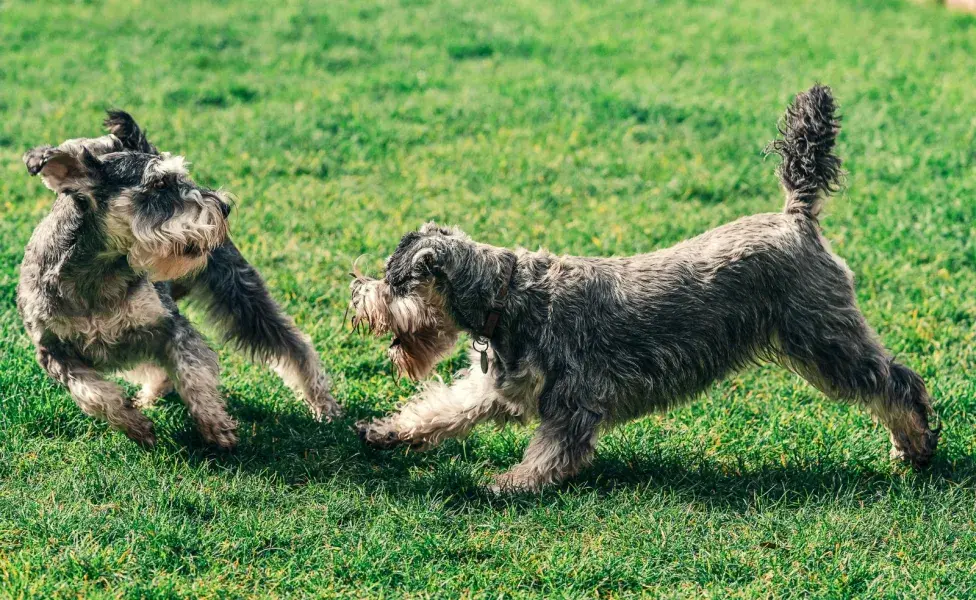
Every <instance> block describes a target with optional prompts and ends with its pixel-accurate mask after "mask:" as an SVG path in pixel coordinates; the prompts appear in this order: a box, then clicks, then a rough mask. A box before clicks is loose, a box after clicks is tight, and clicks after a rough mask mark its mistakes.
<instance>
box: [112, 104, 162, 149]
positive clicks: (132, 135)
mask: <svg viewBox="0 0 976 600" xmlns="http://www.w3.org/2000/svg"><path fill="white" fill-rule="evenodd" d="M105 128H106V129H108V132H109V133H111V134H112V135H114V136H115V137H117V138H119V139H120V140H121V141H122V146H123V147H124V148H125V149H126V150H133V151H135V152H142V153H144V154H159V150H157V149H156V146H154V145H153V144H152V143H151V142H150V141H149V140H148V139H146V134H145V132H144V131H143V130H142V129H141V128H140V127H139V125H138V123H136V120H135V119H133V118H132V115H130V114H129V113H127V112H125V111H124V110H110V111H108V116H107V117H106V118H105Z"/></svg>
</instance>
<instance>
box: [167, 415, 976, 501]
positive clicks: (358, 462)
mask: <svg viewBox="0 0 976 600" xmlns="http://www.w3.org/2000/svg"><path fill="white" fill-rule="evenodd" d="M235 408H236V409H237V410H235V413H236V414H237V415H238V417H239V418H240V419H241V421H242V425H241V427H242V430H243V429H246V430H249V431H253V432H254V433H253V435H250V436H244V438H243V439H242V443H241V445H240V446H239V447H238V448H237V449H236V450H235V451H234V452H232V453H224V452H217V451H214V450H213V449H212V448H209V447H207V446H205V445H204V444H203V442H202V441H201V440H200V438H199V437H198V436H197V435H196V433H195V432H193V431H192V430H191V429H187V430H186V431H185V432H184V433H183V434H181V435H180V436H178V437H179V438H180V439H178V440H177V443H182V444H186V446H187V449H188V450H189V460H190V461H191V462H207V463H209V464H211V465H213V467H214V468H219V469H221V470H225V471H226V470H228V469H229V470H240V471H244V472H247V473H250V474H258V475H261V476H268V477H272V478H274V479H276V480H277V481H281V482H283V483H286V484H288V485H295V486H302V485H307V484H310V483H334V484H336V485H337V486H355V487H357V488H359V489H362V490H364V491H365V492H366V493H369V494H373V493H383V492H386V493H389V492H394V493H395V494H397V495H412V496H416V497H420V498H430V497H438V498H439V499H440V500H441V501H442V502H444V503H445V504H446V505H447V506H448V507H451V508H456V509H459V510H460V509H472V508H475V509H483V510H489V511H490V510H496V509H499V508H505V509H507V510H511V509H512V508H514V509H516V510H531V509H533V508H535V507H538V506H542V505H552V504H554V503H562V502H565V501H572V500H570V499H571V498H574V497H575V498H579V497H583V496H587V495H589V494H590V493H592V492H595V493H597V494H599V495H609V494H613V493H616V492H619V491H629V492H632V493H641V494H664V495H667V496H670V497H673V498H674V499H676V500H678V501H682V502H689V503H703V504H707V505H709V506H715V507H718V508H722V509H725V510H734V511H748V510H754V509H756V508H757V507H760V506H767V505H772V504H775V505H778V506H782V505H784V504H785V505H786V506H801V505H802V506H809V505H811V504H823V503H837V502H844V503H854V504H860V505H866V504H872V503H875V502H878V501H880V500H882V499H884V498H885V497H887V496H889V495H890V494H892V493H895V494H899V495H902V496H905V495H908V496H910V495H913V494H921V493H934V494H937V493H938V492H939V491H940V490H944V489H948V488H949V487H951V486H958V485H960V484H962V485H970V484H972V482H974V481H976V462H974V460H973V459H972V458H971V457H961V458H955V459H953V460H952V461H950V460H948V459H946V458H945V457H944V456H942V455H937V456H936V459H935V461H934V463H933V465H932V466H931V467H930V468H929V469H927V470H926V471H924V472H921V473H914V472H912V471H911V470H910V469H908V468H907V467H904V468H902V467H895V468H894V469H893V470H887V469H886V470H884V471H877V470H875V469H874V468H873V467H872V466H871V465H870V464H867V463H866V462H865V463H856V462H855V463H853V464H852V463H848V462H840V461H838V460H836V459H834V458H832V457H829V456H827V457H823V458H817V457H813V458H808V459H794V460H793V461H792V462H790V463H787V464H786V465H785V466H784V465H780V464H776V463H772V462H769V463H764V464H759V465H754V464H751V465H746V464H740V465H737V466H729V465H728V464H724V463H719V462H716V461H714V460H711V459H708V458H705V457H703V456H677V457H666V456H663V455H655V454H653V452H654V450H653V449H650V450H649V452H650V454H647V455H643V456H639V457H633V458H630V459H622V458H619V457H616V456H606V457H601V456H600V455H599V454H598V455H597V458H596V460H595V461H594V463H593V464H592V465H591V466H590V467H589V468H587V469H585V470H584V471H583V472H582V473H580V475H579V476H577V477H576V478H574V479H573V480H571V481H569V482H567V483H566V484H564V485H562V486H558V487H554V488H552V489H549V490H547V491H545V492H544V493H542V494H519V495H514V496H502V497H499V496H496V495H494V494H493V493H491V492H489V491H488V490H487V489H486V488H485V487H484V484H485V483H486V482H487V477H488V475H487V473H486V471H489V470H503V469H505V468H507V467H510V466H511V465H514V464H515V463H516V462H518V461H519V460H520V458H521V449H520V450H519V451H518V452H517V453H513V454H512V455H511V456H510V457H509V456H505V457H502V458H501V459H500V460H495V459H493V458H489V457H487V456H485V455H484V454H483V453H479V452H475V456H474V457H470V456H466V454H467V452H466V451H467V450H469V449H468V448H466V447H465V446H464V445H462V444H461V443H459V442H455V441H449V442H447V443H445V444H444V445H443V446H441V447H440V448H438V449H435V450H433V451H431V452H429V453H415V452H409V451H407V450H405V449H396V450H392V451H379V450H373V449H371V448H368V447H365V446H363V445H362V443H361V442H360V440H359V438H358V436H357V435H356V433H355V432H354V431H353V429H352V424H353V423H354V422H355V421H356V420H357V419H358V418H362V417H366V416H369V411H368V410H367V409H360V410H355V409H354V410H353V411H351V412H352V413H353V414H349V415H346V416H344V417H343V418H341V419H339V420H337V421H336V422H334V423H331V424H319V423H315V422H314V421H312V420H311V419H310V418H309V417H307V416H306V415H304V414H298V413H287V414H276V413H272V412H270V411H268V410H266V409H264V408H260V407H254V406H251V407H247V408H244V406H242V405H241V404H236V407H235ZM358 413H362V414H358ZM252 424H253V426H252ZM641 450H647V449H641ZM879 451H881V450H880V449H879ZM418 473H419V474H420V475H419V476H417V474H418Z"/></svg>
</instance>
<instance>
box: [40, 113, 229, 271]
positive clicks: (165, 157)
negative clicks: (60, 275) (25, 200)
mask: <svg viewBox="0 0 976 600" xmlns="http://www.w3.org/2000/svg"><path fill="white" fill-rule="evenodd" d="M106 125H107V126H108V127H109V130H110V131H112V133H111V134H109V135H105V136H102V137H99V138H79V139H72V140H68V141H66V142H64V143H62V144H61V145H59V146H57V147H51V146H42V147H39V148H34V149H33V150H30V151H28V152H27V153H26V154H25V155H24V163H25V164H26V165H27V171H28V172H29V173H30V174H31V175H40V176H41V179H42V180H43V181H44V185H46V186H47V187H48V188H50V189H51V190H53V191H55V192H57V193H58V194H66V195H70V196H73V197H74V198H75V200H76V202H77V203H78V205H79V206H81V207H83V209H84V210H86V211H90V212H91V214H92V215H94V216H95V218H96V219H97V221H98V222H99V223H100V224H101V228H102V233H103V237H104V243H105V253H106V254H113V253H114V254H119V255H124V256H126V257H127V259H128V262H129V264H130V265H131V266H132V268H134V269H136V270H138V271H145V272H148V273H149V274H150V276H151V277H152V278H153V279H155V280H171V279H178V278H180V277H182V276H184V275H186V274H188V273H191V272H194V271H196V270H198V269H201V268H203V267H204V266H205V265H206V263H207V258H208V256H209V254H210V252H211V251H212V250H213V249H215V248H216V247H218V246H220V245H221V244H222V243H223V242H224V240H225V239H226V237H227V216H228V215H229V213H230V204H229V201H228V198H227V197H226V195H225V194H223V193H222V192H220V191H217V190H211V189H208V188H205V187H203V186H200V185H197V184H196V183H195V182H194V181H193V180H192V179H191V178H190V175H189V171H188V165H187V163H186V161H185V160H184V159H183V157H181V156H171V155H169V154H166V153H163V154H159V153H158V152H157V151H156V148H155V147H154V146H153V145H152V144H150V143H149V142H148V141H147V140H146V139H145V136H144V135H143V134H142V130H141V129H140V128H139V126H138V125H136V123H135V121H133V120H132V118H131V117H130V116H129V115H127V114H125V113H121V112H112V113H109V119H108V120H106Z"/></svg>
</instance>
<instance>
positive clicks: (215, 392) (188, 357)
mask: <svg viewBox="0 0 976 600" xmlns="http://www.w3.org/2000/svg"><path fill="white" fill-rule="evenodd" d="M159 360H160V362H161V363H162V364H163V365H165V367H166V371H167V372H168V373H169V376H170V379H171V380H172V381H173V384H174V385H175V387H176V391H177V393H178V394H179V395H180V399H182V400H183V404H185V405H186V409H187V411H189V413H190V416H192V417H193V419H194V420H195V421H196V424H197V429H198V430H199V431H200V435H202V436H203V438H204V439H205V440H206V441H207V442H208V443H211V444H215V445H217V446H220V447H221V448H226V449H230V448H233V447H234V446H236V445H237V434H236V431H237V423H236V422H235V421H234V419H233V418H232V417H231V416H230V415H229V414H227V409H226V408H225V406H224V401H223V399H222V398H221V397H220V391H219V389H218V388H217V385H218V381H219V377H220V369H219V366H218V364H217V353H216V352H214V351H213V350H212V349H211V348H210V347H209V346H207V344H206V342H205V341H204V340H203V337H201V336H200V334H199V333H197V331H196V330H195V329H193V326H192V325H190V322H189V321H187V320H186V319H184V318H183V317H182V316H177V317H176V318H175V322H174V328H173V332H172V337H171V338H170V339H169V340H167V341H166V344H165V345H164V348H163V352H162V356H160V357H159Z"/></svg>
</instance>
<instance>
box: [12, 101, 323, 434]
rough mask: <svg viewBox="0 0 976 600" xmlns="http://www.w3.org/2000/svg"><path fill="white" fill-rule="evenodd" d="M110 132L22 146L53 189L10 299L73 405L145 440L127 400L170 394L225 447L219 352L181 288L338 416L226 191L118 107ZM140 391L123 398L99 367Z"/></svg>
mask: <svg viewBox="0 0 976 600" xmlns="http://www.w3.org/2000/svg"><path fill="white" fill-rule="evenodd" d="M106 126H107V127H108V129H109V131H111V133H110V134H109V135H106V136H102V137H100V138H93V139H74V140H68V141H66V142H64V143H63V144H61V145H59V146H58V147H56V148H55V147H49V146H45V147H41V148H35V149H33V150H31V151H29V152H27V153H26V154H25V155H24V162H25V164H26V165H27V169H28V171H29V172H30V174H31V175H40V176H41V178H42V179H43V181H44V183H45V185H46V186H47V187H49V188H50V189H51V190H53V191H55V192H56V193H57V199H56V201H55V203H54V206H53V208H52V209H51V213H50V214H49V215H48V216H47V217H46V218H45V219H44V220H43V221H42V222H41V224H40V225H39V226H38V227H37V229H35V231H34V234H33V235H32V236H31V240H30V242H29V243H28V245H27V249H26V251H25V255H24V262H23V264H22V266H21V276H20V283H19V285H18V288H17V305H18V309H19V311H20V315H21V317H22V319H23V321H24V325H25V327H26V329H27V332H28V334H29V335H30V337H31V340H32V341H33V342H34V344H35V346H36V348H37V359H38V362H39V363H40V364H41V366H42V367H43V368H44V369H45V371H47V373H48V374H49V375H51V376H52V377H53V378H54V379H56V380H57V381H59V382H61V383H62V384H63V385H65V386H66V387H67V388H68V390H69V391H70V393H71V395H72V397H73V398H74V400H75V401H76V402H77V403H78V406H79V407H81V409H82V410H83V411H84V412H85V413H87V414H89V415H92V416H95V417H99V418H102V419H104V420H106V421H108V422H109V423H110V424H111V425H113V426H114V427H116V428H118V429H121V430H122V431H123V432H125V433H126V435H128V436H129V437H130V438H132V439H134V440H136V441H137V442H139V443H142V444H145V445H152V444H153V443H154V442H155V436H154V434H153V427H152V423H151V422H150V421H149V419H147V418H146V417H145V415H143V414H142V413H141V412H140V411H139V409H141V408H145V407H147V406H149V405H151V404H152V402H153V401H154V400H155V399H156V398H158V397H160V396H162V395H164V394H166V393H168V392H169V391H171V390H172V389H174V388H175V390H176V391H177V392H178V393H179V394H180V396H181V398H182V399H183V401H184V403H185V404H186V406H187V409H188V410H189V412H190V414H191V415H192V416H193V417H194V419H195V420H196V422H197V425H198V428H199V430H200V432H201V434H202V435H203V437H204V438H205V439H206V440H207V441H208V442H210V443H213V444H216V445H218V446H221V447H225V448H230V447H232V446H234V445H235V444H236V442H237V437H236V434H235V431H236V423H235V422H234V420H233V419H232V418H231V417H230V416H229V415H228V414H227V412H226V410H225V408H224V403H223V400H222V399H221V397H220V394H219V392H218V389H217V384H218V366H217V355H216V354H215V353H214V351H213V350H211V349H210V348H209V347H208V346H207V344H206V343H205V342H204V340H203V338H202V337H201V336H200V334H199V333H198V332H197V331H196V329H194V328H193V326H192V325H191V324H190V323H189V322H188V321H187V320H186V319H185V318H184V317H183V316H182V315H181V314H180V312H179V310H178V309H177V306H176V303H175V300H176V299H178V298H179V297H181V296H184V295H189V296H190V297H191V298H194V299H196V300H198V301H199V302H200V303H201V304H202V305H203V307H204V308H205V310H206V311H207V313H208V315H209V316H210V317H211V318H212V319H213V320H214V321H216V323H217V324H218V325H219V326H221V327H222V329H223V330H224V332H225V333H226V336H227V338H228V339H229V340H231V341H233V342H236V343H237V345H238V346H239V347H240V348H241V349H243V350H245V351H247V352H248V353H249V354H251V355H252V356H253V357H254V358H256V359H259V360H261V361H264V362H267V363H270V364H271V365H272V366H274V367H275V368H276V369H277V370H278V372H279V374H281V376H282V377H283V379H284V380H285V381H286V383H288V384H289V385H290V386H291V387H292V388H293V389H294V390H295V391H296V392H297V393H298V394H299V395H300V396H302V397H303V399H304V400H305V402H306V403H307V404H308V405H309V407H310V408H311V410H312V412H313V414H314V415H315V416H316V418H322V417H329V418H331V417H332V416H334V415H336V414H338V411H339V407H338V405H337V404H336V403H335V401H334V400H333V399H332V396H331V395H330V394H329V386H330V383H329V379H328V377H327V376H326V374H325V373H324V371H323V369H322V366H321V363H320V361H319V358H318V355H317V354H316V352H315V350H314V349H313V348H312V346H311V344H310V343H309V341H308V340H307V338H305V337H304V336H303V335H302V334H301V333H300V332H299V331H298V329H297V328H296V327H295V326H294V324H293V323H292V321H291V320H290V319H289V318H288V317H287V316H286V315H284V313H282V311H281V310H280V308H279V307H278V306H277V305H276V304H275V302H274V300H272V299H271V296H270V295H269V294H268V292H267V289H266V288H265V285H264V282H263V280H262V279H261V277H260V275H258V273H257V271H255V270H254V268H253V267H252V266H251V265H249V264H248V263H247V261H245V260H244V258H243V257H242V256H241V254H240V252H238V250H237V248H236V247H235V246H234V244H233V243H232V242H231V241H230V239H229V238H228V235H227V216H228V214H229V212H230V204H229V203H228V200H227V198H226V197H225V195H224V194H223V193H222V192H220V191H216V190H210V189H207V188H205V187H202V186H199V185H197V184H196V183H194V182H193V181H192V180H191V179H190V177H189V174H188V170H187V169H188V166H187V164H186V162H185V161H184V160H183V158H182V157H180V156H171V155H169V154H165V153H163V154H160V153H159V152H158V151H157V149H156V147H155V146H154V145H152V144H151V143H150V142H149V141H148V140H147V139H146V137H145V135H144V134H143V132H142V130H141V129H140V128H139V126H138V125H137V124H136V123H135V121H134V120H133V119H132V118H131V117H130V116H129V115H128V114H126V113H124V112H121V111H114V112H110V113H109V118H108V119H107V120H106ZM113 371H122V372H123V376H125V377H126V378H127V379H129V380H130V381H132V382H134V383H137V384H139V385H141V386H142V391H141V392H140V393H139V395H138V396H137V397H136V399H135V400H134V401H130V400H129V399H128V398H126V397H125V395H124V393H123V390H122V388H121V387H119V385H117V384H116V383H114V382H112V381H110V380H108V379H106V377H105V376H106V374H108V373H111V372H113Z"/></svg>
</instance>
